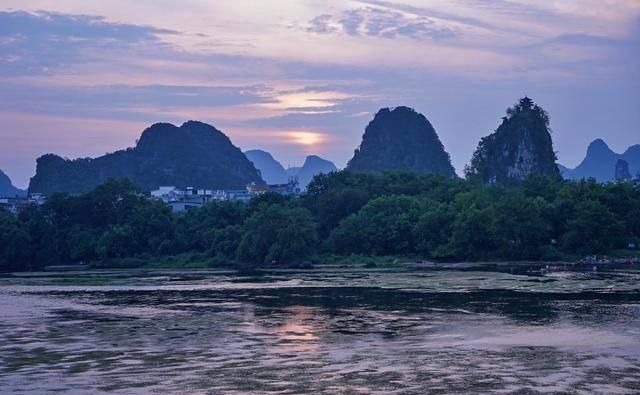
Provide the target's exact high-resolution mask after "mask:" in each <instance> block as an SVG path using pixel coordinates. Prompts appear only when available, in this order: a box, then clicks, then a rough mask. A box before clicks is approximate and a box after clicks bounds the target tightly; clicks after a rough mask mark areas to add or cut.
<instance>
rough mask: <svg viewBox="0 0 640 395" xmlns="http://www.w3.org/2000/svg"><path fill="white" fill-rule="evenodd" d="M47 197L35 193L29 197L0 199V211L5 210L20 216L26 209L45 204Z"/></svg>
mask: <svg viewBox="0 0 640 395" xmlns="http://www.w3.org/2000/svg"><path fill="white" fill-rule="evenodd" d="M45 201H46V197H45V196H44V195H43V194H41V193H33V194H31V195H29V196H27V197H25V196H16V197H0V209H4V210H7V211H9V212H10V213H13V214H18V213H19V212H20V211H21V210H22V209H24V208H25V207H28V206H31V205H36V206H39V205H41V204H44V202H45Z"/></svg>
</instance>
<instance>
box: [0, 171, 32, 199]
mask: <svg viewBox="0 0 640 395" xmlns="http://www.w3.org/2000/svg"><path fill="white" fill-rule="evenodd" d="M26 194H27V191H24V190H22V189H20V188H16V187H15V186H13V183H11V179H9V176H7V175H6V174H4V172H3V171H2V170H0V197H16V196H25V195H26Z"/></svg>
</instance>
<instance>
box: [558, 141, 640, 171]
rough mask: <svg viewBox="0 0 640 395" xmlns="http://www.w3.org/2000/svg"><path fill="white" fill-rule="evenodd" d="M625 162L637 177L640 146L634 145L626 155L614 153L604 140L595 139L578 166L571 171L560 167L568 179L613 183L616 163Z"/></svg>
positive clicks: (625, 152) (639, 163)
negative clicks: (590, 178)
mask: <svg viewBox="0 0 640 395" xmlns="http://www.w3.org/2000/svg"><path fill="white" fill-rule="evenodd" d="M618 160H624V161H626V162H627V163H628V165H629V173H630V174H631V176H636V175H637V174H638V173H640V144H636V145H632V146H631V147H629V148H627V149H626V150H625V151H624V153H622V154H618V153H616V152H614V151H613V150H612V149H611V148H609V146H608V145H607V143H605V142H604V140H602V139H595V140H594V141H592V142H591V143H590V144H589V146H588V147H587V153H586V155H585V157H584V159H583V160H582V162H580V164H579V165H578V166H576V167H575V168H573V169H571V168H568V167H566V166H562V165H561V166H560V169H561V174H562V176H563V177H564V178H566V179H572V180H579V179H581V178H589V177H593V178H595V179H596V180H597V181H598V182H607V181H613V180H614V179H615V174H616V163H617V162H618Z"/></svg>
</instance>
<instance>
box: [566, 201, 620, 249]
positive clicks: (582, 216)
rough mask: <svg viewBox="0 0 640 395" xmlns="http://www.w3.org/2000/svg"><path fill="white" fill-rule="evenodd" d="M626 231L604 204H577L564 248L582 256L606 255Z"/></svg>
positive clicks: (567, 229) (586, 202)
mask: <svg viewBox="0 0 640 395" xmlns="http://www.w3.org/2000/svg"><path fill="white" fill-rule="evenodd" d="M623 231H624V227H623V225H622V223H621V222H620V221H619V220H618V219H617V218H616V217H615V215H613V213H612V212H611V210H609V209H608V208H607V207H606V206H604V205H603V204H602V203H600V202H597V201H593V200H586V201H582V202H579V203H578V204H576V207H575V210H574V212H573V215H572V216H571V217H570V218H569V220H568V221H567V225H566V232H565V234H564V236H563V238H562V244H563V246H564V247H565V248H566V249H568V250H570V251H574V252H577V253H580V254H594V253H606V252H607V251H608V250H609V249H611V248H612V247H613V246H614V243H615V242H616V241H618V240H619V238H620V237H621V236H622V234H623Z"/></svg>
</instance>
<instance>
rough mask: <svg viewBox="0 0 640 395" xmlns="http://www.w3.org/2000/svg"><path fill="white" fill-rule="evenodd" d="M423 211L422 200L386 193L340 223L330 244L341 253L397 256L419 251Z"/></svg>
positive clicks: (333, 233)
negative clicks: (418, 228)
mask: <svg viewBox="0 0 640 395" xmlns="http://www.w3.org/2000/svg"><path fill="white" fill-rule="evenodd" d="M420 212H421V205H420V202H419V201H418V199H416V198H414V197H410V196H402V195H401V196H382V197H379V198H376V199H373V200H371V201H370V202H369V203H367V204H366V205H365V206H364V207H362V208H361V209H360V210H359V211H358V212H357V213H355V214H352V215H350V216H349V217H347V218H345V219H344V220H343V221H341V222H340V225H339V226H338V227H337V228H336V229H335V230H334V231H333V232H332V233H331V236H330V240H329V242H330V245H331V246H332V248H333V250H334V251H335V252H338V253H347V254H348V253H362V254H372V255H393V254H403V253H411V252H413V251H415V244H416V243H415V239H414V227H415V224H416V222H417V221H418V218H419V216H420Z"/></svg>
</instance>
